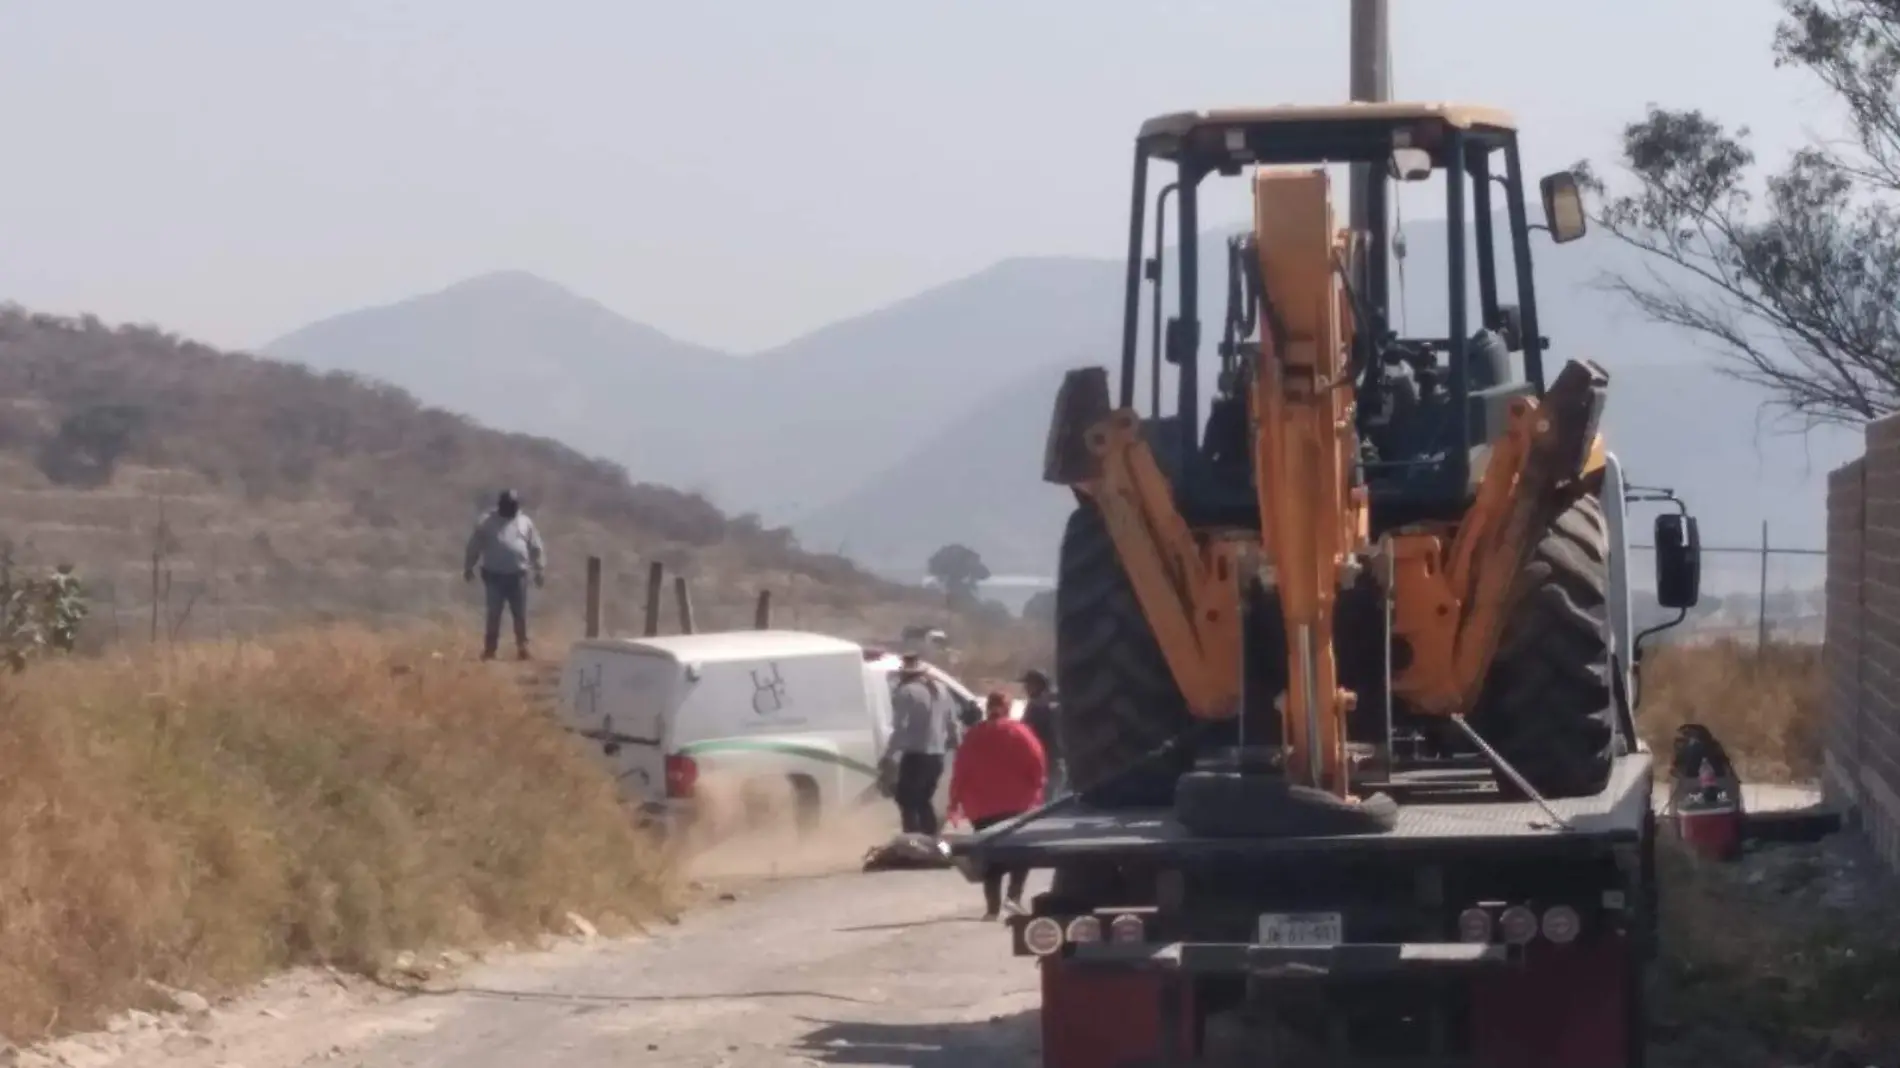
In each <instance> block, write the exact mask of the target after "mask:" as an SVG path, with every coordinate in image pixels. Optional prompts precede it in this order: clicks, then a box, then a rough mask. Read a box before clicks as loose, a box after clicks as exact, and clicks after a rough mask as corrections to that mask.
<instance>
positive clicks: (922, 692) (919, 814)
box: [884, 653, 956, 838]
mask: <svg viewBox="0 0 1900 1068" xmlns="http://www.w3.org/2000/svg"><path fill="white" fill-rule="evenodd" d="M952 703H953V702H952V701H951V700H950V699H949V697H948V696H947V695H945V694H944V692H943V689H942V687H940V686H938V685H937V681H936V680H935V679H933V678H931V677H930V673H929V672H927V671H925V670H924V665H923V661H922V660H920V659H918V657H917V655H916V654H915V653H906V654H905V655H904V659H903V663H902V664H901V665H900V666H899V667H898V669H897V685H896V686H895V687H894V688H893V689H892V690H891V740H890V744H889V746H887V747H886V749H885V751H884V774H885V775H886V776H887V777H888V776H893V775H894V776H895V779H896V787H895V789H894V791H893V793H894V794H895V797H896V800H897V813H898V816H899V817H900V818H901V820H902V821H903V827H904V833H905V834H927V835H929V836H931V837H932V838H935V837H936V836H937V832H938V830H939V829H940V825H939V822H938V819H937V784H938V783H939V782H940V781H941V780H942V779H943V757H944V753H945V752H947V751H948V750H949V749H950V748H951V746H952V742H953V739H954V738H955V734H956V724H955V719H954V712H953V710H952V707H951V706H952Z"/></svg>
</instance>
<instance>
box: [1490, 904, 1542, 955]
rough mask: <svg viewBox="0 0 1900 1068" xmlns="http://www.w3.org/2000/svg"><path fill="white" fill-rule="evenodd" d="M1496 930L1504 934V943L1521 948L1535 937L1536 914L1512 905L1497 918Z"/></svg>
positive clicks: (1520, 906)
mask: <svg viewBox="0 0 1900 1068" xmlns="http://www.w3.org/2000/svg"><path fill="white" fill-rule="evenodd" d="M1498 929H1499V930H1500V931H1502V932H1504V940H1505V941H1506V942H1509V943H1511V944H1512V945H1514V946H1521V945H1523V944H1524V943H1526V942H1529V941H1530V940H1531V939H1533V938H1536V937H1537V913H1535V912H1532V911H1531V910H1530V909H1527V908H1525V907H1524V906H1522V905H1512V906H1511V907H1510V908H1508V909H1505V910H1504V915H1502V916H1499V917H1498Z"/></svg>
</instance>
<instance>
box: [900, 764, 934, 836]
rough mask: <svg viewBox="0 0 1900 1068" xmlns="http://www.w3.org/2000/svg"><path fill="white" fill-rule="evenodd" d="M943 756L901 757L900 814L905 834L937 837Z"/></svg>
mask: <svg viewBox="0 0 1900 1068" xmlns="http://www.w3.org/2000/svg"><path fill="white" fill-rule="evenodd" d="M941 778H943V754H942V753H905V754H904V755H902V756H900V757H898V758H897V814H898V817H899V818H900V819H902V820H903V823H904V833H905V834H927V835H930V836H931V837H932V838H935V837H936V836H937V829H938V823H937V781H938V780H939V779H941Z"/></svg>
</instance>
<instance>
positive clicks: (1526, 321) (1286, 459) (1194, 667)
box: [1044, 104, 1683, 822]
mask: <svg viewBox="0 0 1900 1068" xmlns="http://www.w3.org/2000/svg"><path fill="white" fill-rule="evenodd" d="M1334 165H1355V166H1359V167H1362V168H1363V173H1364V174H1365V175H1366V178H1367V181H1366V182H1365V186H1364V189H1365V192H1364V195H1365V197H1366V204H1367V209H1368V210H1367V212H1366V216H1367V218H1368V219H1369V220H1370V224H1369V228H1368V229H1367V230H1366V231H1364V232H1360V233H1352V232H1350V231H1348V230H1344V229H1342V228H1341V226H1340V224H1339V223H1338V222H1337V221H1336V219H1335V214H1334V207H1333V201H1334V197H1333V185H1334V182H1333V178H1332V176H1331V174H1330V173H1329V172H1328V171H1327V170H1326V168H1327V167H1329V166H1334ZM1156 171H1160V172H1162V173H1163V174H1166V175H1167V178H1168V180H1167V181H1165V182H1164V183H1158V184H1159V185H1160V187H1159V188H1155V184H1157V183H1153V182H1152V177H1153V175H1154V173H1155V172H1156ZM1169 171H1171V173H1168V172H1169ZM1215 178H1244V179H1245V180H1246V181H1248V182H1249V183H1250V185H1251V188H1252V197H1253V221H1252V225H1251V226H1250V227H1248V228H1247V229H1246V230H1245V231H1243V232H1242V233H1241V234H1239V235H1237V236H1235V237H1233V238H1231V239H1230V240H1229V241H1228V242H1227V246H1226V248H1225V250H1224V251H1225V253H1226V254H1225V256H1224V259H1223V261H1218V262H1217V263H1216V264H1215V265H1214V266H1216V269H1220V267H1223V266H1224V271H1222V273H1223V274H1224V275H1225V277H1224V279H1221V280H1220V282H1221V283H1222V284H1223V285H1224V294H1223V296H1222V299H1220V300H1218V301H1212V300H1209V299H1208V298H1207V294H1208V291H1209V289H1210V288H1211V287H1210V286H1204V285H1203V284H1202V274H1203V273H1204V271H1205V270H1206V269H1207V268H1208V267H1209V266H1210V263H1209V258H1207V257H1204V256H1203V254H1202V251H1201V247H1200V246H1201V240H1202V236H1203V232H1204V230H1203V226H1204V224H1203V220H1202V218H1201V213H1202V209H1201V204H1202V199H1203V192H1204V188H1205V187H1208V186H1211V185H1212V184H1213V183H1212V182H1211V181H1210V179H1215ZM1426 181H1431V182H1438V183H1441V185H1442V193H1443V215H1444V219H1445V223H1444V232H1445V234H1446V239H1445V244H1444V249H1443V251H1442V253H1439V255H1441V256H1442V267H1443V275H1442V277H1443V279H1444V281H1443V284H1442V286H1441V287H1439V288H1437V290H1436V291H1435V292H1431V293H1429V294H1427V295H1425V296H1424V297H1422V298H1421V297H1419V296H1418V295H1416V294H1415V295H1414V298H1413V300H1412V303H1413V304H1415V305H1424V304H1430V305H1433V306H1435V307H1434V308H1431V309H1427V312H1426V313H1427V314H1429V313H1430V312H1431V311H1437V312H1439V313H1440V321H1441V322H1442V324H1443V328H1442V334H1436V332H1434V334H1436V336H1425V335H1416V334H1407V333H1404V332H1403V330H1401V329H1395V316H1394V314H1393V301H1392V299H1391V297H1392V292H1391V291H1392V288H1393V278H1392V267H1393V266H1394V253H1395V249H1394V241H1393V234H1392V233H1391V232H1390V227H1389V226H1388V221H1387V220H1388V218H1389V217H1390V215H1391V211H1390V208H1391V203H1392V198H1393V194H1394V191H1395V183H1398V182H1408V183H1409V182H1426ZM1539 188H1540V192H1541V199H1542V200H1543V215H1544V219H1545V222H1544V223H1543V224H1542V225H1541V226H1540V225H1538V224H1534V223H1532V222H1531V221H1530V218H1529V213H1528V210H1527V206H1526V198H1525V192H1524V182H1523V178H1522V173H1521V163H1520V159H1519V154H1518V144H1517V134H1516V130H1515V128H1514V125H1513V123H1512V121H1511V119H1510V117H1509V116H1507V115H1505V114H1503V113H1502V112H1499V111H1496V110H1493V109H1490V108H1483V107H1463V106H1452V105H1420V104H1352V105H1345V106H1332V107H1276V108H1261V109H1249V110H1229V111H1209V112H1191V113H1181V114H1172V115H1164V116H1161V117H1158V118H1155V119H1152V120H1150V121H1148V122H1147V123H1145V124H1143V126H1142V128H1141V131H1140V134H1139V136H1138V138H1137V142H1136V152H1135V167H1134V190H1133V204H1132V208H1131V219H1130V225H1129V233H1128V269H1127V277H1126V292H1125V301H1126V305H1125V308H1124V315H1123V333H1122V349H1121V365H1120V377H1119V381H1118V383H1117V386H1118V389H1117V392H1116V395H1115V397H1114V399H1113V401H1112V402H1111V396H1110V387H1109V381H1108V376H1107V373H1106V371H1105V370H1104V369H1101V368H1084V369H1080V370H1077V371H1073V372H1071V373H1070V375H1069V377H1068V379H1067V380H1066V381H1065V382H1064V384H1063V387H1062V389H1061V391H1060V393H1059V395H1058V398H1057V401H1056V405H1055V413H1054V418H1053V421H1052V424H1051V428H1050V436H1049V446H1048V453H1047V456H1046V458H1045V465H1044V475H1045V478H1046V479H1048V480H1049V481H1052V482H1056V483H1059V484H1063V485H1067V486H1070V487H1072V488H1073V489H1074V490H1075V491H1076V494H1077V497H1078V508H1077V510H1076V512H1075V514H1074V515H1073V516H1072V518H1071V520H1070V523H1069V526H1068V529H1067V530H1066V532H1065V536H1064V541H1063V546H1062V551H1061V560H1060V569H1059V577H1058V589H1057V614H1058V634H1057V670H1058V675H1059V678H1058V685H1059V687H1060V688H1061V690H1062V692H1063V694H1064V701H1063V702H1062V712H1063V716H1064V723H1063V731H1064V735H1065V748H1066V754H1067V758H1068V760H1069V772H1070V775H1071V779H1072V781H1073V782H1074V783H1075V785H1076V786H1077V787H1078V788H1079V789H1081V790H1082V791H1083V792H1084V796H1085V798H1086V799H1087V800H1088V801H1089V802H1090V803H1092V804H1094V805H1096V806H1100V807H1118V806H1133V805H1152V804H1161V803H1167V802H1168V801H1170V800H1175V790H1176V784H1177V782H1181V783H1186V782H1189V781H1192V780H1194V779H1195V777H1196V775H1197V774H1201V777H1203V778H1205V777H1206V775H1204V774H1202V773H1208V774H1211V773H1212V769H1213V768H1214V766H1215V765H1218V766H1219V767H1221V768H1224V769H1225V770H1226V771H1227V772H1233V771H1234V770H1235V768H1236V767H1237V765H1236V763H1235V762H1236V761H1238V762H1239V763H1240V764H1245V765H1248V766H1254V765H1258V764H1261V763H1263V762H1264V764H1266V765H1268V766H1270V767H1271V769H1272V770H1273V772H1274V773H1275V774H1276V775H1283V776H1284V777H1285V779H1286V780H1287V781H1289V782H1290V783H1291V784H1293V785H1294V786H1299V787H1308V788H1312V789H1314V790H1318V791H1322V792H1323V793H1324V794H1326V795H1330V796H1331V797H1332V798H1334V799H1337V800H1338V801H1339V802H1340V803H1341V806H1342V807H1343V808H1346V809H1350V808H1352V807H1353V805H1354V804H1355V803H1356V802H1357V801H1358V800H1360V799H1361V798H1363V797H1364V796H1365V795H1366V794H1367V792H1368V789H1367V788H1368V786H1369V784H1370V785H1376V784H1381V783H1388V782H1390V781H1391V778H1392V776H1393V774H1394V773H1395V772H1396V771H1397V770H1398V769H1399V767H1400V765H1401V764H1402V763H1404V762H1405V761H1406V760H1407V759H1410V758H1413V757H1421V756H1422V757H1430V758H1448V757H1452V756H1455V755H1456V754H1458V753H1460V752H1462V753H1465V754H1466V755H1469V754H1471V753H1473V752H1478V753H1481V754H1482V755H1483V756H1484V757H1485V758H1486V759H1487V760H1488V761H1489V762H1490V764H1491V765H1492V766H1494V767H1496V768H1497V769H1498V772H1499V778H1500V786H1501V787H1502V788H1503V789H1505V790H1506V791H1507V792H1528V793H1540V794H1543V795H1547V796H1574V795H1577V794H1582V793H1589V792H1593V791H1595V790H1597V789H1599V788H1601V787H1602V785H1603V783H1604V781H1605V778H1606V776H1607V775H1608V774H1609V767H1610V761H1611V757H1612V755H1613V753H1614V752H1615V751H1616V750H1617V749H1618V748H1619V747H1621V748H1624V749H1627V748H1628V747H1629V746H1630V745H1632V744H1633V730H1632V728H1631V726H1630V723H1629V709H1628V702H1627V701H1626V700H1625V701H1622V702H1621V706H1622V707H1621V716H1620V717H1619V715H1618V712H1619V700H1618V697H1617V692H1618V690H1619V688H1620V689H1622V690H1624V691H1626V690H1627V682H1626V676H1625V675H1624V674H1623V672H1624V668H1623V667H1622V666H1621V662H1620V659H1627V654H1623V656H1622V657H1621V658H1619V655H1618V654H1617V653H1616V646H1617V644H1618V640H1619V639H1618V638H1617V637H1616V635H1617V633H1618V632H1619V630H1620V631H1621V632H1622V633H1623V637H1622V639H1621V640H1622V641H1624V642H1627V641H1628V635H1627V626H1626V625H1625V626H1621V627H1619V626H1618V625H1615V620H1616V619H1621V620H1623V621H1624V623H1626V621H1627V611H1628V610H1627V605H1626V603H1623V599H1622V595H1621V593H1620V589H1621V587H1617V588H1616V589H1614V590H1613V588H1612V586H1613V583H1612V571H1613V570H1615V571H1616V572H1617V577H1618V578H1619V579H1620V578H1621V571H1620V569H1621V567H1622V562H1621V561H1614V562H1613V561H1612V559H1611V555H1612V554H1611V553H1610V545H1611V544H1612V539H1611V537H1610V533H1611V532H1610V531H1609V530H1608V529H1607V523H1608V522H1614V523H1616V524H1619V526H1618V530H1617V534H1618V536H1619V537H1620V522H1621V516H1622V499H1621V492H1622V491H1621V483H1620V475H1618V474H1615V473H1614V471H1615V463H1614V460H1613V458H1611V457H1610V456H1609V454H1608V453H1607V451H1606V450H1605V448H1604V445H1603V442H1602V439H1601V437H1600V436H1599V434H1598V432H1597V424H1598V420H1599V416H1600V413H1601V409H1602V404H1603V399H1604V390H1605V387H1606V385H1607V382H1608V376H1607V374H1606V373H1605V372H1604V371H1603V370H1602V369H1601V368H1599V367H1597V366H1595V365H1593V364H1590V363H1587V362H1577V361H1572V362H1569V363H1567V364H1566V365H1565V366H1564V367H1563V368H1562V369H1561V371H1559V372H1558V373H1556V374H1555V375H1550V374H1548V370H1549V369H1548V368H1547V367H1546V360H1545V354H1546V350H1547V341H1546V339H1545V338H1544V337H1543V335H1542V334H1541V333H1540V330H1539V321H1538V308H1537V294H1536V289H1535V285H1534V278H1533V272H1532V254H1531V246H1532V241H1533V237H1532V231H1534V230H1544V231H1546V232H1547V234H1548V236H1549V238H1550V239H1551V240H1553V241H1556V242H1567V241H1571V240H1575V239H1576V238H1578V237H1581V236H1582V235H1583V232H1584V214H1583V210H1582V207H1581V202H1580V199H1579V193H1578V188H1577V185H1576V182H1575V181H1574V179H1572V178H1571V177H1570V176H1569V175H1567V174H1557V175H1552V176H1549V177H1546V178H1544V179H1543V180H1542V182H1541V183H1540V187H1539ZM1151 198H1152V200H1153V202H1154V204H1155V216H1154V220H1153V227H1154V228H1153V231H1152V233H1153V251H1152V254H1149V252H1148V251H1147V250H1148V247H1149V236H1150V229H1149V221H1148V216H1147V211H1148V207H1149V203H1150V199H1151ZM1413 203H1414V204H1416V200H1414V201H1413ZM1170 216H1171V217H1172V219H1173V222H1174V225H1173V232H1174V234H1175V235H1177V237H1176V240H1177V241H1178V251H1177V252H1176V254H1175V255H1174V256H1173V257H1172V259H1171V261H1170V260H1169V259H1168V258H1167V257H1165V256H1164V248H1165V242H1166V237H1167V230H1168V226H1167V221H1168V218H1169V217H1170ZM1433 225H1434V226H1435V225H1436V224H1433ZM1420 228H1421V229H1423V227H1420ZM1419 270H1420V271H1421V273H1424V271H1423V269H1422V268H1421V269H1419ZM1507 274H1508V277H1507ZM1400 278H1401V279H1402V278H1403V274H1401V275H1400ZM1170 295H1171V296H1172V300H1171V302H1170V301H1168V300H1167V299H1166V298H1167V297H1168V296H1170ZM1168 303H1172V312H1171V314H1167V315H1166V316H1165V317H1164V316H1162V314H1161V312H1162V309H1163V308H1164V307H1166V305H1167V304H1168ZM1144 306H1150V307H1151V309H1152V310H1151V312H1150V322H1149V324H1148V325H1149V327H1150V331H1149V332H1148V333H1147V336H1146V337H1144V336H1143V333H1144V332H1143V330H1142V325H1143V323H1142V319H1143V311H1144ZM1398 322H1399V323H1400V324H1403V322H1404V317H1403V316H1400V317H1399V319H1398ZM1210 340H1213V344H1211V345H1210V344H1209V341H1210ZM1144 348H1146V349H1148V356H1149V360H1150V363H1149V365H1148V367H1147V368H1146V370H1147V371H1148V374H1147V376H1146V378H1147V381H1148V383H1149V388H1148V390H1147V393H1148V400H1149V410H1148V412H1147V413H1146V417H1145V418H1144V417H1143V415H1142V413H1140V412H1139V411H1138V410H1137V407H1136V393H1137V390H1136V385H1137V382H1138V381H1140V380H1141V378H1142V377H1143V376H1141V375H1140V373H1139V372H1140V371H1141V370H1142V369H1143V368H1142V367H1141V366H1140V364H1141V356H1142V353H1143V349H1144ZM1210 350H1211V351H1210ZM1208 357H1212V359H1209V358H1208ZM1210 372H1211V373H1210ZM1164 379H1172V382H1173V390H1172V404H1171V405H1166V406H1164V404H1163V403H1162V395H1163V394H1164V393H1165V392H1167V391H1166V388H1165V386H1164ZM1204 392H1205V393H1206V394H1207V402H1206V404H1205V406H1204V405H1203V403H1202V395H1203V393H1204ZM1606 469H1607V470H1608V471H1609V472H1610V474H1609V476H1608V477H1609V478H1610V480H1611V482H1612V483H1613V485H1612V486H1611V487H1610V489H1609V490H1606ZM1606 495H1608V496H1613V497H1614V498H1615V501H1614V508H1613V512H1614V515H1613V517H1611V518H1610V519H1609V520H1607V521H1606V511H1605V503H1604V498H1605V496H1606ZM1679 556H1680V554H1676V555H1675V556H1672V558H1671V560H1670V561H1668V562H1666V563H1664V564H1662V566H1669V567H1675V568H1677V569H1678V570H1680V568H1681V567H1682V566H1683V565H1682V561H1681V560H1680V559H1677V558H1676V557H1679ZM1613 609H1614V611H1613ZM1618 613H1621V615H1620V616H1619V615H1618ZM1613 617H1614V618H1613ZM1619 680H1622V681H1619ZM1197 728H1198V730H1197ZM1473 728H1475V729H1473ZM1189 736H1192V737H1195V738H1198V739H1199V742H1198V744H1196V745H1189V744H1185V743H1184V742H1183V741H1182V739H1183V738H1185V737H1189ZM1216 752H1218V753H1220V754H1222V756H1220V757H1219V758H1218V759H1213V761H1212V763H1211V764H1210V759H1212V758H1210V754H1213V753H1216ZM1157 754H1159V755H1157ZM1197 757H1198V767H1197ZM1222 761H1225V763H1224V764H1223V763H1221V762H1222ZM1184 776H1185V778H1184ZM1227 789H1228V787H1226V786H1222V787H1220V790H1227ZM1217 793H1218V794H1219V796H1220V797H1221V798H1226V799H1227V800H1232V797H1231V796H1230V795H1229V794H1227V793H1220V792H1219V791H1217ZM1185 803H1186V802H1185V800H1182V801H1177V802H1176V807H1177V810H1180V809H1181V808H1182V805H1183V804H1185ZM1214 807H1215V808H1216V809H1222V810H1231V809H1232V808H1234V807H1235V806H1233V805H1230V804H1227V803H1226V802H1225V801H1216V802H1214ZM1239 807H1240V808H1245V807H1247V806H1246V805H1245V804H1241V805H1240V806H1239ZM1182 818H1183V819H1184V820H1185V819H1186V818H1187V817H1186V816H1185V815H1183V817H1182ZM1216 821H1217V822H1218V817H1217V818H1216Z"/></svg>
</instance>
